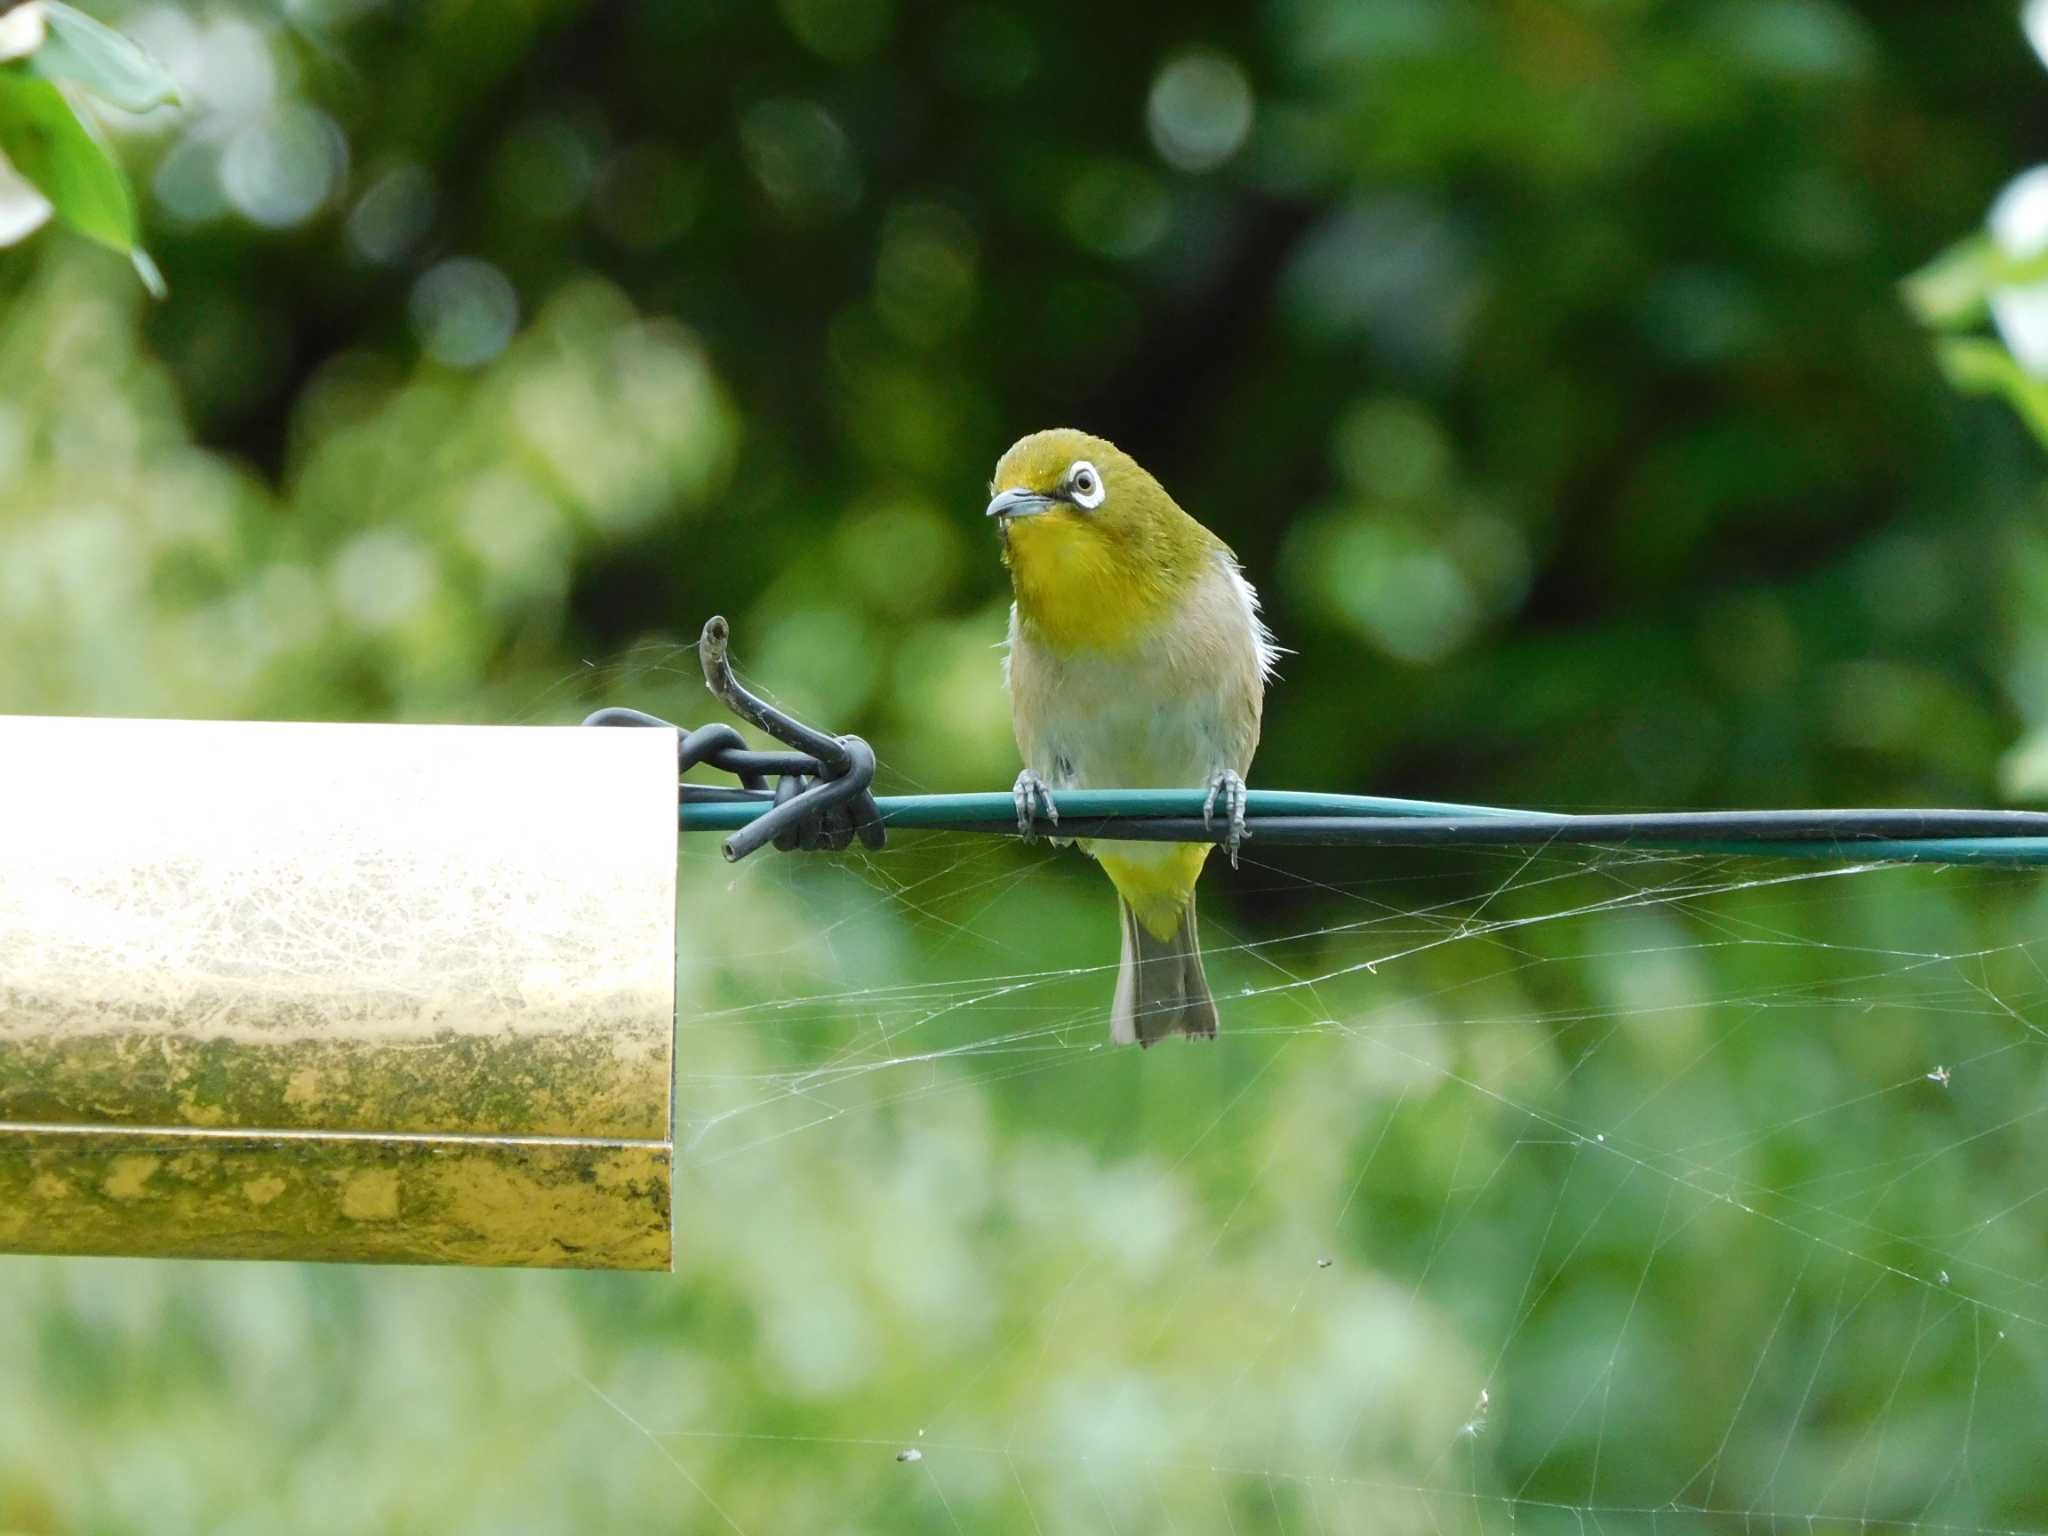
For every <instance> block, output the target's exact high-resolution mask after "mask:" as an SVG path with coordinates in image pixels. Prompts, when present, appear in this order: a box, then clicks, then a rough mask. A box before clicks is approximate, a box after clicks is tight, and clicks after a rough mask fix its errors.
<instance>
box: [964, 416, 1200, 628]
mask: <svg viewBox="0 0 2048 1536" xmlns="http://www.w3.org/2000/svg"><path fill="white" fill-rule="evenodd" d="M989 491H990V493H991V495H990V500H989V504H988V515H989V516H990V517H992V518H994V519H995V520H996V526H997V528H998V529H999V530H1000V531H1001V534H1002V540H1003V561H1004V563H1005V564H1006V565H1008V566H1009V567H1010V575H1011V578H1012V581H1013V582H1014V584H1015V586H1016V589H1017V600H1018V603H1019V604H1020V606H1021V607H1022V608H1023V609H1024V611H1025V613H1026V614H1027V615H1028V616H1030V617H1033V618H1034V619H1037V620H1039V621H1040V622H1042V623H1047V624H1050V625H1053V626H1055V627H1057V628H1060V629H1066V630H1074V631H1076V635H1075V638H1076V639H1077V640H1079V639H1082V638H1083V637H1084V636H1083V633H1082V632H1090V633H1092V632H1093V631H1094V630H1097V629H1100V628H1102V627H1103V626H1108V625H1114V626H1115V627H1117V628H1119V629H1122V628H1127V627H1130V626H1132V625H1135V624H1137V623H1139V622H1140V621H1142V620H1144V619H1145V618H1147V617H1148V616H1149V615H1150V613H1151V611H1152V610H1153V609H1154V608H1156V607H1157V606H1158V605H1159V604H1161V603H1163V602H1165V601H1166V600H1168V599H1169V598H1171V597H1172V596H1173V595H1175V594H1177V593H1178V592H1179V591H1180V590H1182V589H1183V587H1184V586H1185V584H1186V583H1188V582H1190V581H1192V580H1194V579H1195V578H1196V577H1197V576H1198V575H1199V573H1200V570H1201V567H1202V563H1203V561H1204V560H1205V559H1207V558H1208V557H1209V556H1210V554H1211V552H1212V551H1214V550H1216V549H1218V548H1220V547H1221V546H1220V545H1219V544H1218V543H1217V540H1216V539H1215V537H1214V536H1213V535H1212V534H1210V533H1209V531H1208V530H1207V529H1205V528H1203V527H1202V525H1201V524H1200V523H1197V522H1196V521H1195V520H1194V519H1193V518H1191V517H1189V516H1188V515H1187V513H1185V512H1183V511H1182V510H1181V509H1180V508H1179V507H1178V506H1176V505H1175V504H1174V500H1173V498H1172V497H1171V496H1169V495H1167V494H1166V491H1165V488H1164V487H1162V486H1161V485H1160V483H1159V482H1158V481H1157V480H1155V479H1153V478H1152V476H1151V475H1149V474H1147V473H1146V471H1145V469H1144V467H1143V466H1142V465H1140V464H1139V463H1138V462H1137V460H1135V459H1133V458H1132V457H1131V456H1130V455H1129V454H1127V453H1125V452H1124V451H1123V450H1122V449H1120V448H1118V447H1117V446H1116V445H1115V444H1114V443H1111V442H1108V441H1106V440H1105V439H1103V438H1100V437H1091V436H1090V435H1089V434H1087V433H1086V432H1077V431H1075V430H1073V429H1072V428H1071V427H1054V428H1052V429H1051V430H1049V431H1045V432H1034V433H1032V434H1031V435H1030V436H1029V437H1027V438H1023V439H1021V440H1020V441H1019V442H1017V443H1016V444H1015V445H1013V446H1012V447H1011V449H1010V451H1009V452H1008V453H1006V454H1004V455H1003V457H1002V461H1001V462H1000V463H998V464H997V465H996V472H995V478H994V480H993V481H991V482H990V485H989Z"/></svg>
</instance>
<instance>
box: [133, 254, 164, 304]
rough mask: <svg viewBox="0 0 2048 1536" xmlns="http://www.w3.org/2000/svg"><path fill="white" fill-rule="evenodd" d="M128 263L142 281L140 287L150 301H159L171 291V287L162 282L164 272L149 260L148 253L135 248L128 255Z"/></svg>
mask: <svg viewBox="0 0 2048 1536" xmlns="http://www.w3.org/2000/svg"><path fill="white" fill-rule="evenodd" d="M128 261H129V264H130V265H131V266H133V267H134V268H135V275H136V276H137V277H139V278H141V279H142V286H143V288H144V289H146V290H147V291H148V293H149V296H150V297H151V298H152V299H161V298H163V297H164V296H165V295H166V294H168V293H169V292H170V291H171V285H170V284H169V283H167V282H165V281H164V271H163V268H162V267H159V266H158V265H157V264H156V263H155V262H154V261H152V260H150V257H149V252H147V251H145V250H144V249H143V248H142V247H141V246H139V245H138V246H136V247H135V248H134V249H133V250H131V251H130V252H129V253H128Z"/></svg>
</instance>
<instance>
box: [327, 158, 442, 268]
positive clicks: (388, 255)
mask: <svg viewBox="0 0 2048 1536" xmlns="http://www.w3.org/2000/svg"><path fill="white" fill-rule="evenodd" d="M434 201H435V197H434V178H433V174H432V173H431V172H429V171H428V170H427V169H426V167H424V166H421V165H415V164H412V163H410V162H408V163H407V164H405V165H400V166H396V167H394V168H392V169H391V170H388V171H386V172H385V173H384V174H383V175H382V176H380V177H378V178H377V180H376V181H375V182H373V183H372V184H371V186H370V190H369V191H367V192H365V193H364V194H363V195H362V197H361V198H359V199H358V200H357V202H356V205H355V207H354V208H353V209H352V210H351V211H350V213H349V216H348V243H349V249H350V250H352V251H354V252H355V254H356V255H358V256H360V257H361V258H362V259H363V260H365V261H373V262H377V263H379V264H383V265H388V264H390V263H392V262H396V261H402V260H404V258H405V257H406V255H407V254H408V253H409V252H410V251H411V250H412V248H413V247H414V246H415V245H417V244H419V242H420V239H421V237H422V236H424V235H425V234H426V232H427V229H428V227H429V226H431V225H432V223H433V222H434Z"/></svg>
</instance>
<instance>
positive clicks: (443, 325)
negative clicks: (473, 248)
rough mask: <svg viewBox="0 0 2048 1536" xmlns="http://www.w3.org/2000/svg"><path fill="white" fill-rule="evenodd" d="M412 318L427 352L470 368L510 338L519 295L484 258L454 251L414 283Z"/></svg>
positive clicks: (429, 354) (486, 359) (478, 363)
mask: <svg viewBox="0 0 2048 1536" xmlns="http://www.w3.org/2000/svg"><path fill="white" fill-rule="evenodd" d="M412 323H413V329H414V330H415V331H416V332H418V334H419V338H420V345H421V346H422V347H423V348H425V349H426V352H427V354H428V356H430V357H432V358H434V359H435V360H436V361H438V362H443V363H446V364H448V365H449V366H450V367H452V368H475V367H477V366H479V365H480V364H483V363H487V362H489V361H490V360H491V359H492V358H494V357H496V356H497V355H498V354H499V353H500V352H502V351H504V350H505V344H506V343H507V342H509V341H510V340H511V339H512V332H513V329H514V328H515V327H516V326H517V325H518V323H519V296H518V294H516V293H515V292H514V291H513V289H512V284H511V282H510V280H508V279H507V278H506V276H505V274H504V273H502V272H500V271H499V270H498V269H497V268H496V267H494V266H492V265H491V264H490V263H489V262H487V261H478V260H477V259H476V258H474V257H471V256H457V257H454V258H453V259H451V260H448V261H444V262H442V263H440V264H439V265H438V266H435V267H433V268H431V269H429V270H428V271H427V272H426V273H425V274H423V275H422V276H421V278H420V280H419V282H417V283H416V284H414V285H413V290H412Z"/></svg>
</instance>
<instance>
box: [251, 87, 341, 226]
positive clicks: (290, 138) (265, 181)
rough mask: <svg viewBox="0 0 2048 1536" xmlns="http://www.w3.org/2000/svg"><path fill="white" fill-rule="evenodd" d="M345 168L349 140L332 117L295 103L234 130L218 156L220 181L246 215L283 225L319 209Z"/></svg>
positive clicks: (298, 221)
mask: <svg viewBox="0 0 2048 1536" xmlns="http://www.w3.org/2000/svg"><path fill="white" fill-rule="evenodd" d="M347 168H348V144H347V142H346V141H345V140H344V139H343V138H342V136H341V130H340V129H339V128H337V127H336V126H335V124H334V120H333V119H332V118H330V117H328V116H327V114H326V113H324V112H322V111H320V110H318V109H317V108H314V107H309V106H306V105H304V104H303V103H296V102H295V103H292V104H290V105H287V106H283V107H279V108H278V109H277V110H276V111H275V112H271V113H267V114H265V115H264V116H262V117H258V118H255V119H253V120H252V121H250V122H248V123H246V124H244V125H243V126H242V127H241V128H239V129H237V130H236V132H235V135H234V137H233V138H231V139H229V140H228V144H227V148H226V150H225V151H223V152H222V154H221V157H220V184H221V190H222V191H223V192H225V193H226V194H227V198H228V201H229V202H230V203H232V204H233V205H234V207H235V209H236V211H237V212H239V213H240V214H242V216H243V217H244V218H247V219H248V220H250V221H251V222H252V223H256V224H261V225H263V226H264V227H265V228H268V229H287V228H289V227H291V226H292V225H294V224H302V223H304V222H305V221H306V220H307V219H309V218H311V217H312V216H313V215H314V214H315V213H317V212H318V211H319V210H320V208H321V206H322V205H323V204H325V203H326V201H327V200H328V198H329V197H331V196H332V195H333V194H334V191H335V189H336V188H337V187H339V186H340V184H341V180H342V177H343V175H344V174H345V172H346V170H347Z"/></svg>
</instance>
